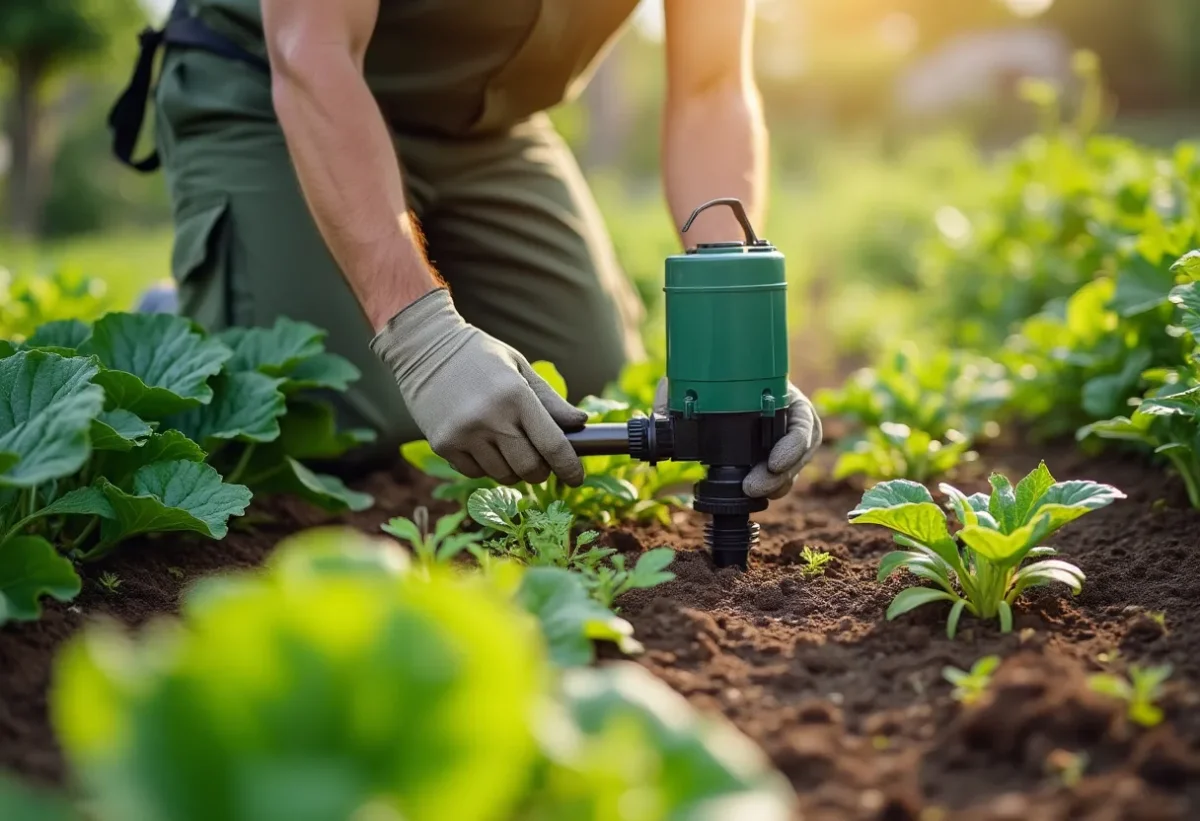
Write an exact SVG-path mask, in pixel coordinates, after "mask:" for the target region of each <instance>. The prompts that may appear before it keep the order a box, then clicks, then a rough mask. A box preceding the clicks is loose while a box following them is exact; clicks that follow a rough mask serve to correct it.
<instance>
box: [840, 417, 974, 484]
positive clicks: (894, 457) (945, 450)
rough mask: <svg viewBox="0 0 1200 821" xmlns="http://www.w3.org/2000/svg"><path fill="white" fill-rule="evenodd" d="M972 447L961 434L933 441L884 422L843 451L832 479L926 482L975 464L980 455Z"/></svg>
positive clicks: (956, 432)
mask: <svg viewBox="0 0 1200 821" xmlns="http://www.w3.org/2000/svg"><path fill="white" fill-rule="evenodd" d="M970 447H971V440H970V439H969V438H968V437H966V436H964V435H962V434H960V433H959V432H958V431H948V432H947V433H946V437H945V439H934V438H933V437H931V436H930V435H929V434H928V433H926V432H925V431H923V430H912V429H911V428H909V427H908V425H902V424H900V423H898V422H884V423H883V424H881V425H880V426H879V427H877V428H870V429H868V430H867V431H866V433H865V434H863V435H862V436H861V437H859V438H856V439H854V440H853V441H852V442H851V443H849V444H848V445H846V446H843V447H842V449H841V454H840V455H839V456H838V460H837V463H836V464H835V465H834V467H833V478H834V479H845V478H847V477H849V476H864V477H867V478H869V479H875V480H887V479H911V480H913V481H915V482H927V481H929V480H930V479H932V478H933V477H935V476H944V475H946V474H948V473H950V471H952V470H953V469H954V468H955V467H957V466H958V464H959V463H960V462H973V461H975V459H976V458H978V454H976V453H975V451H973V450H971V449H970Z"/></svg>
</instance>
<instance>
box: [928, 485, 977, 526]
mask: <svg viewBox="0 0 1200 821" xmlns="http://www.w3.org/2000/svg"><path fill="white" fill-rule="evenodd" d="M938 490H940V491H941V492H942V493H944V494H946V495H947V496H949V497H950V503H951V504H952V505H953V506H954V515H955V516H957V517H958V521H959V522H960V523H961V524H964V525H975V524H979V514H978V513H976V512H975V509H974V508H973V507H971V502H970V500H968V499H967V497H966V495H965V494H964V493H963V492H962V491H961V490H959V489H958V488H956V487H954V486H953V485H948V484H945V483H942V484H940V485H938Z"/></svg>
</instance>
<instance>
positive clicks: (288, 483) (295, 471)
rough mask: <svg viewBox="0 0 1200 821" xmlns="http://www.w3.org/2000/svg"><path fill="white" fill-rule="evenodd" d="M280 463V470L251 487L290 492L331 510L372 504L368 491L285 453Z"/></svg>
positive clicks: (333, 511) (271, 492)
mask: <svg viewBox="0 0 1200 821" xmlns="http://www.w3.org/2000/svg"><path fill="white" fill-rule="evenodd" d="M283 465H284V469H283V470H280V471H278V472H277V473H275V474H273V475H272V476H271V477H270V478H269V479H264V480H263V481H262V482H261V483H257V484H255V486H254V491H255V492H256V493H267V494H276V493H282V494H289V495H292V496H296V497H297V498H300V499H303V500H305V501H306V502H309V503H310V504H314V505H316V506H317V507H320V508H322V509H323V510H328V511H330V512H331V513H344V512H346V511H353V512H356V513H357V512H361V511H363V510H369V509H370V508H371V507H373V506H374V505H375V498H374V497H373V496H371V494H369V493H362V492H360V491H357V490H351V489H350V488H348V487H346V484H345V483H344V482H343V481H342V480H341V479H339V478H337V477H336V476H330V475H328V474H325V473H316V472H314V471H312V470H310V469H309V468H308V467H306V466H305V465H303V464H302V463H300V462H298V461H297V460H295V459H293V458H291V457H290V456H288V457H284V460H283Z"/></svg>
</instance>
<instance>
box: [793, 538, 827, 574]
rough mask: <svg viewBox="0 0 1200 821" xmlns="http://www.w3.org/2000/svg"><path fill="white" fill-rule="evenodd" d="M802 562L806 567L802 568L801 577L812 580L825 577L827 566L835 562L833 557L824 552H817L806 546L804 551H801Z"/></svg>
mask: <svg viewBox="0 0 1200 821" xmlns="http://www.w3.org/2000/svg"><path fill="white" fill-rule="evenodd" d="M800 561H801V562H803V563H804V566H803V567H801V568H800V573H801V575H804V576H808V577H810V578H812V577H814V576H824V575H825V570H826V565H828V564H829V563H830V562H832V561H833V556H831V555H829V554H828V553H826V552H825V551H824V550H817V549H815V548H813V547H812V546H811V545H805V546H804V549H803V550H801V551H800Z"/></svg>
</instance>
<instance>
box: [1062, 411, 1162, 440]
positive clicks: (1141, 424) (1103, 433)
mask: <svg viewBox="0 0 1200 821" xmlns="http://www.w3.org/2000/svg"><path fill="white" fill-rule="evenodd" d="M1152 421H1153V417H1152V416H1150V415H1149V414H1144V413H1136V414H1134V415H1133V417H1132V418H1131V417H1128V416H1118V417H1116V418H1114V419H1105V420H1103V421H1101V422H1093V423H1092V424H1090V425H1085V426H1084V427H1082V428H1080V429H1079V431H1078V432H1077V433H1076V434H1075V438H1076V439H1078V440H1079V441H1081V442H1082V441H1083V440H1084V439H1086V438H1088V437H1089V436H1097V437H1099V438H1101V439H1119V440H1122V441H1128V442H1145V443H1147V444H1153V442H1154V439H1153V437H1152V436H1151V435H1150V432H1149V431H1150V423H1151V422H1152Z"/></svg>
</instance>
